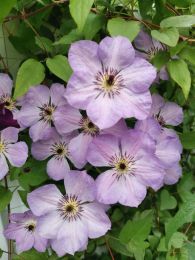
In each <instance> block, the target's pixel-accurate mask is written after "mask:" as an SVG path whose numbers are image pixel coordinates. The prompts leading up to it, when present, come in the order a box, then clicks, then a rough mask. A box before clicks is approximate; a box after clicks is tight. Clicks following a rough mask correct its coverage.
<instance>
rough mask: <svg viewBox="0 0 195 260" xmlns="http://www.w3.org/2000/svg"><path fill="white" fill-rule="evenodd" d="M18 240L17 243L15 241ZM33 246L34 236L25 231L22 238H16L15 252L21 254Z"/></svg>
mask: <svg viewBox="0 0 195 260" xmlns="http://www.w3.org/2000/svg"><path fill="white" fill-rule="evenodd" d="M17 240H19V241H17ZM33 245H34V236H33V234H31V233H30V232H28V231H26V233H23V236H22V237H21V236H20V237H18V239H17V238H16V251H17V252H18V253H22V252H24V251H28V250H30V249H31V248H32V247H33Z"/></svg>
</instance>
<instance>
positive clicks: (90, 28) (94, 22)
mask: <svg viewBox="0 0 195 260" xmlns="http://www.w3.org/2000/svg"><path fill="white" fill-rule="evenodd" d="M105 22H106V19H105V17H104V16H102V15H96V14H93V13H90V14H89V16H88V18H87V21H86V23H85V26H84V29H83V34H84V36H85V39H87V40H92V39H93V38H94V36H95V35H96V33H97V32H98V31H99V30H100V29H101V28H102V27H103V26H104V24H105Z"/></svg>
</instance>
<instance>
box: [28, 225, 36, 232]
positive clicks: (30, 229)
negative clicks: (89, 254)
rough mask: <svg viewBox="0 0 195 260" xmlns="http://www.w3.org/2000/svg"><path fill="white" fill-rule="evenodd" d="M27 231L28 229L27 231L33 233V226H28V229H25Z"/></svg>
mask: <svg viewBox="0 0 195 260" xmlns="http://www.w3.org/2000/svg"><path fill="white" fill-rule="evenodd" d="M27 229H28V231H31V232H32V231H33V230H34V229H35V226H33V225H29V226H28V227H27Z"/></svg>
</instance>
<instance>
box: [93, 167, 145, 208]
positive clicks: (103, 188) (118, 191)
mask: <svg viewBox="0 0 195 260" xmlns="http://www.w3.org/2000/svg"><path fill="white" fill-rule="evenodd" d="M113 174H114V171H113V170H108V171H106V172H104V173H102V174H100V175H99V176H98V178H97V179H96V185H97V200H98V201H99V202H101V203H104V204H115V203H117V202H119V203H120V204H122V205H125V206H129V207H137V206H138V205H139V204H140V203H141V202H142V201H143V199H144V198H145V196H146V187H145V185H143V184H142V183H141V182H139V181H138V180H137V178H136V177H135V176H134V175H126V176H125V177H124V176H122V177H121V178H119V179H118V178H116V176H115V175H113Z"/></svg>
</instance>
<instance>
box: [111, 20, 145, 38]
mask: <svg viewBox="0 0 195 260" xmlns="http://www.w3.org/2000/svg"><path fill="white" fill-rule="evenodd" d="M107 29H108V32H109V34H110V35H111V36H117V35H122V36H125V37H127V38H128V39H129V40H130V41H133V40H134V39H135V37H136V36H137V35H138V33H139V31H140V29H141V28H140V23H139V22H136V21H125V20H124V19H122V18H113V19H110V20H109V21H108V25H107Z"/></svg>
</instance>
